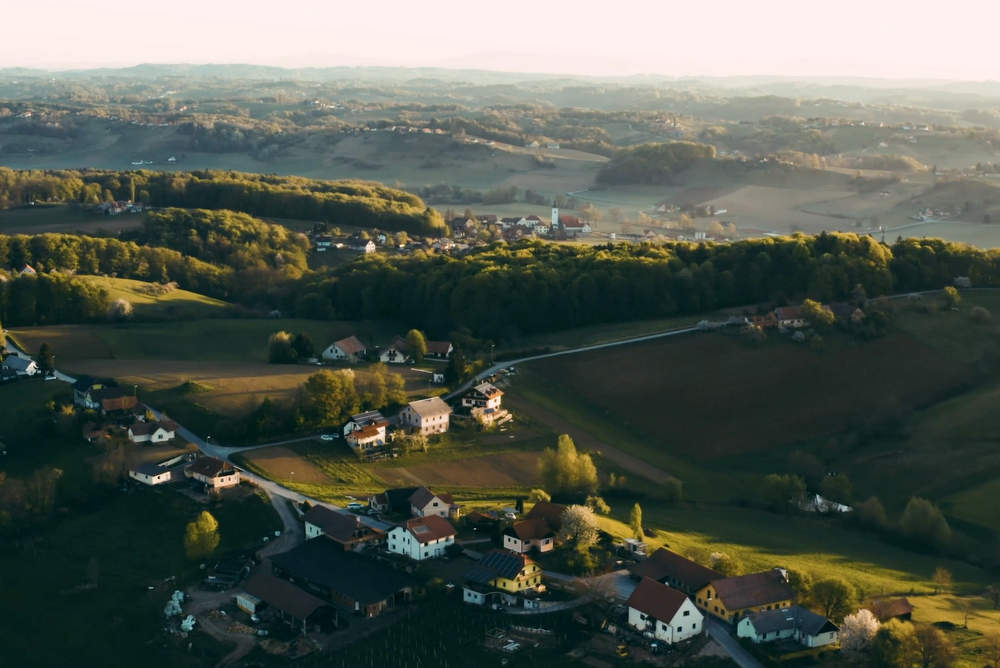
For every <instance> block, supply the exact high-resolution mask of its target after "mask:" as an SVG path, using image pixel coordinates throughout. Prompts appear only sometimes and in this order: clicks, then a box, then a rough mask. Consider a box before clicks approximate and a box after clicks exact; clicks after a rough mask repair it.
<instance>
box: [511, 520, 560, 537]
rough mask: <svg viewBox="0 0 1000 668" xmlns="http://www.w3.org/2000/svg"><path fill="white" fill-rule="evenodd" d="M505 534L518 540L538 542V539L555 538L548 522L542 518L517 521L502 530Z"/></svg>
mask: <svg viewBox="0 0 1000 668" xmlns="http://www.w3.org/2000/svg"><path fill="white" fill-rule="evenodd" d="M504 533H505V534H508V535H514V536H517V538H518V539H519V540H522V541H526V540H538V539H540V538H549V537H551V536H555V535H556V532H555V531H554V530H553V529H552V527H551V526H550V525H549V522H548V520H546V519H545V518H544V517H535V518H533V519H527V520H518V521H517V522H514V524H513V525H512V526H511V527H510V528H508V529H505V530H504Z"/></svg>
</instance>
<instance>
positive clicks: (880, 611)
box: [865, 597, 913, 621]
mask: <svg viewBox="0 0 1000 668" xmlns="http://www.w3.org/2000/svg"><path fill="white" fill-rule="evenodd" d="M865 607H867V608H868V609H870V610H871V611H872V612H873V613H874V614H875V616H876V617H878V618H879V619H880V620H882V621H886V620H888V619H892V618H893V617H901V616H903V615H909V614H912V613H913V604H912V603H910V601H909V600H908V599H906V598H905V597H904V598H876V599H872V600H871V601H868V602H867V605H866V606H865Z"/></svg>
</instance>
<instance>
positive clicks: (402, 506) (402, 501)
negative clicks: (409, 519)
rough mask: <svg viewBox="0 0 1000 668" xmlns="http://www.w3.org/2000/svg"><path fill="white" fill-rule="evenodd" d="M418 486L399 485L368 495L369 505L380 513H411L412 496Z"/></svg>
mask: <svg viewBox="0 0 1000 668" xmlns="http://www.w3.org/2000/svg"><path fill="white" fill-rule="evenodd" d="M417 489H418V488H417V487H397V488H395V489H387V490H385V491H384V492H382V493H381V494H376V495H374V496H370V497H368V505H369V506H371V507H372V508H374V509H375V510H377V511H378V512H380V513H406V514H408V515H409V514H411V508H412V506H410V497H411V496H413V493H414V492H416V491H417Z"/></svg>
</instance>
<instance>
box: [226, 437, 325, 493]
mask: <svg viewBox="0 0 1000 668" xmlns="http://www.w3.org/2000/svg"><path fill="white" fill-rule="evenodd" d="M241 456H242V457H243V458H244V459H246V460H247V461H248V462H250V463H252V464H253V465H254V466H255V467H260V468H262V469H264V470H265V471H266V472H267V474H268V477H269V478H271V479H272V480H294V481H295V482H297V483H302V484H307V485H329V484H330V483H331V482H333V481H332V480H331V479H330V476H328V475H327V474H325V473H323V470H322V469H320V468H319V467H318V466H316V465H314V464H312V463H310V462H309V461H308V460H307V459H306V458H305V457H303V456H302V455H300V454H298V453H297V452H295V451H294V450H291V449H289V448H286V447H283V446H274V447H270V448H260V449H259V450H248V451H247V452H244V453H243V454H242V455H241Z"/></svg>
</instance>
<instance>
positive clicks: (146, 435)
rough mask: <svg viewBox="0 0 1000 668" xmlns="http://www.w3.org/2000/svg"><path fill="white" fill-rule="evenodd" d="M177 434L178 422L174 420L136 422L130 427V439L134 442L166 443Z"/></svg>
mask: <svg viewBox="0 0 1000 668" xmlns="http://www.w3.org/2000/svg"><path fill="white" fill-rule="evenodd" d="M176 436H177V423H176V422H174V421H173V420H163V421H161V422H136V423H134V424H133V425H132V426H131V427H129V428H128V439H129V440H130V441H132V442H133V443H166V442H167V441H172V440H173V439H174V438H175V437H176Z"/></svg>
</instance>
